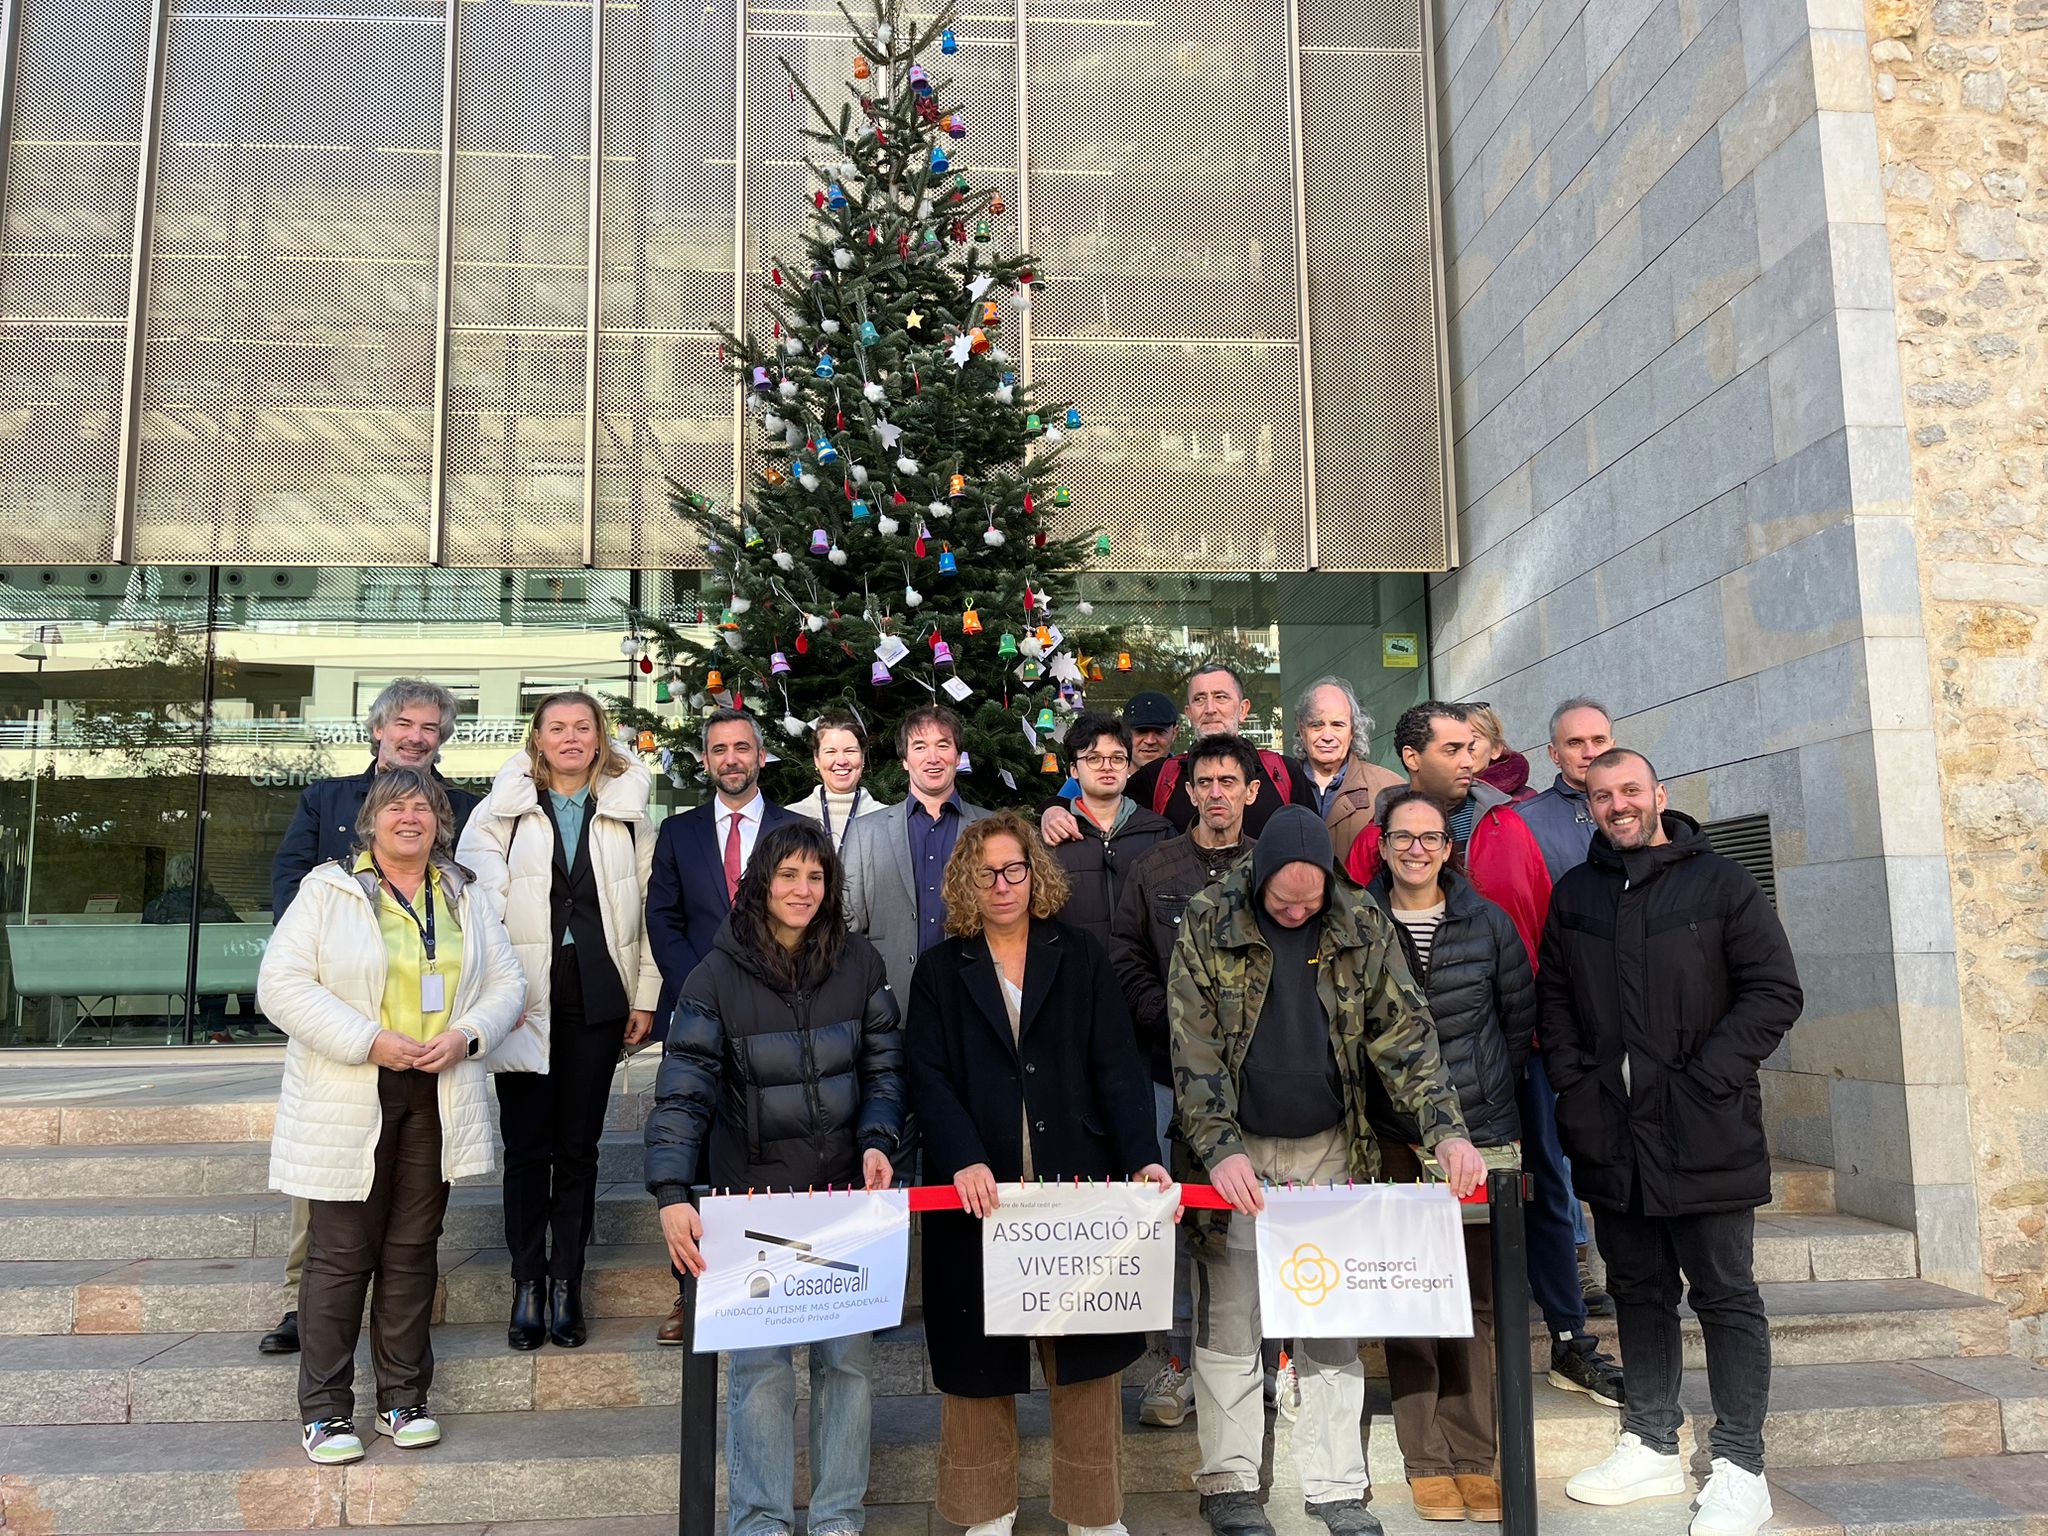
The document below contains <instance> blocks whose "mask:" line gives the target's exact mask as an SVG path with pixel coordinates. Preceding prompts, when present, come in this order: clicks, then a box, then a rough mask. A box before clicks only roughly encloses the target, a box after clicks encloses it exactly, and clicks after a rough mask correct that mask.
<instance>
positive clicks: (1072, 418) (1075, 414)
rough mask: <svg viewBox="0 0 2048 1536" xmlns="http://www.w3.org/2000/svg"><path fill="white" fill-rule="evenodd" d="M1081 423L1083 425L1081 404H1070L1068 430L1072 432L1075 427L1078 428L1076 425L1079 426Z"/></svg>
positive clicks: (1068, 408)
mask: <svg viewBox="0 0 2048 1536" xmlns="http://www.w3.org/2000/svg"><path fill="white" fill-rule="evenodd" d="M1080 425H1081V408H1080V407H1079V406H1075V405H1070V406H1068V407H1067V430H1068V431H1070V432H1071V431H1072V430H1073V429H1074V428H1076V427H1078V426H1080Z"/></svg>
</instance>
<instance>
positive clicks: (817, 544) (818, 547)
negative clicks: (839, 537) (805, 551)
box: [811, 528, 832, 555]
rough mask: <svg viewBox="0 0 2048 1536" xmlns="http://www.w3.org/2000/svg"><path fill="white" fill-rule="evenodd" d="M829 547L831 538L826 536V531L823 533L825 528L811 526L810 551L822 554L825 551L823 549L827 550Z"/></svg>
mask: <svg viewBox="0 0 2048 1536" xmlns="http://www.w3.org/2000/svg"><path fill="white" fill-rule="evenodd" d="M831 547H832V540H831V539H830V538H828V537H827V536H826V533H825V530H824V529H822V528H813V529H812V530H811V553H812V554H814V555H822V554H824V553H825V551H827V550H828V549H830V548H831Z"/></svg>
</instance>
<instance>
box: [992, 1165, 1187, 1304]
mask: <svg viewBox="0 0 2048 1536" xmlns="http://www.w3.org/2000/svg"><path fill="white" fill-rule="evenodd" d="M1179 1203H1180V1189H1179V1186H1177V1185H1176V1186H1173V1187H1170V1188H1167V1189H1159V1188H1157V1187H1155V1186H1153V1185H1151V1184H1001V1185H998V1186H997V1187H996V1212H995V1214H994V1215H993V1216H990V1217H989V1218H988V1219H987V1220H986V1221H984V1222H982V1224H981V1284H982V1306H983V1311H984V1321H983V1327H984V1328H985V1330H986V1331H987V1332H988V1333H990V1334H1020V1333H1021V1334H1026V1335H1030V1336H1034V1337H1043V1336H1046V1335H1057V1334H1067V1333H1142V1332H1144V1331H1145V1330H1147V1329H1164V1328H1166V1327H1168V1326H1170V1325H1171V1323H1172V1320H1173V1212H1174V1207H1175V1206H1177V1205H1178V1204H1179Z"/></svg>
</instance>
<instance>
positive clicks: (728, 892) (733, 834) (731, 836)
mask: <svg viewBox="0 0 2048 1536" xmlns="http://www.w3.org/2000/svg"><path fill="white" fill-rule="evenodd" d="M739 893H740V813H739V812H738V811H734V812H733V813H732V820H731V822H730V823H728V824H727V827H726V833H725V899H726V900H727V901H728V902H730V901H731V900H732V899H733V898H734V897H735V896H737V895H739Z"/></svg>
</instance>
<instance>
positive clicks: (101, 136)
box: [0, 0, 149, 562]
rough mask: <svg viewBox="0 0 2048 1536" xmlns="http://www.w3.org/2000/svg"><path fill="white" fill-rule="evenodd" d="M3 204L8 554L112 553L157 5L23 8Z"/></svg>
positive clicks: (0, 339)
mask: <svg viewBox="0 0 2048 1536" xmlns="http://www.w3.org/2000/svg"><path fill="white" fill-rule="evenodd" d="M17 4H18V5H19V11H18V13H17V14H18V20H17V22H16V26H17V33H16V42H15V71H16V74H15V82H16V83H15V92H14V102H13V111H12V116H11V121H10V139H11V142H10V143H9V144H8V145H7V146H6V156H7V166H6V201H5V205H4V208H0V544H4V545H5V546H7V549H8V552H9V553H8V558H10V559H15V560H36V561H78V562H92V561H100V560H107V559H110V558H112V555H113V542H114V496H115V485H116V481H117V479H118V472H117V468H116V463H117V459H118V457H119V451H120V436H121V430H120V417H121V366H122V352H123V346H124V338H125V337H126V334H127V329H128V327H127V313H128V274H129V263H130V257H131V254H132V251H133V245H134V238H135V183H136V175H137V171H138V167H139V166H140V163H141V161H140V154H141V148H142V115H143V109H142V97H143V82H144V77H145V75H146V73H147V67H148V66H147V55H148V47H149V9H148V6H147V4H146V3H145V0H17Z"/></svg>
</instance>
